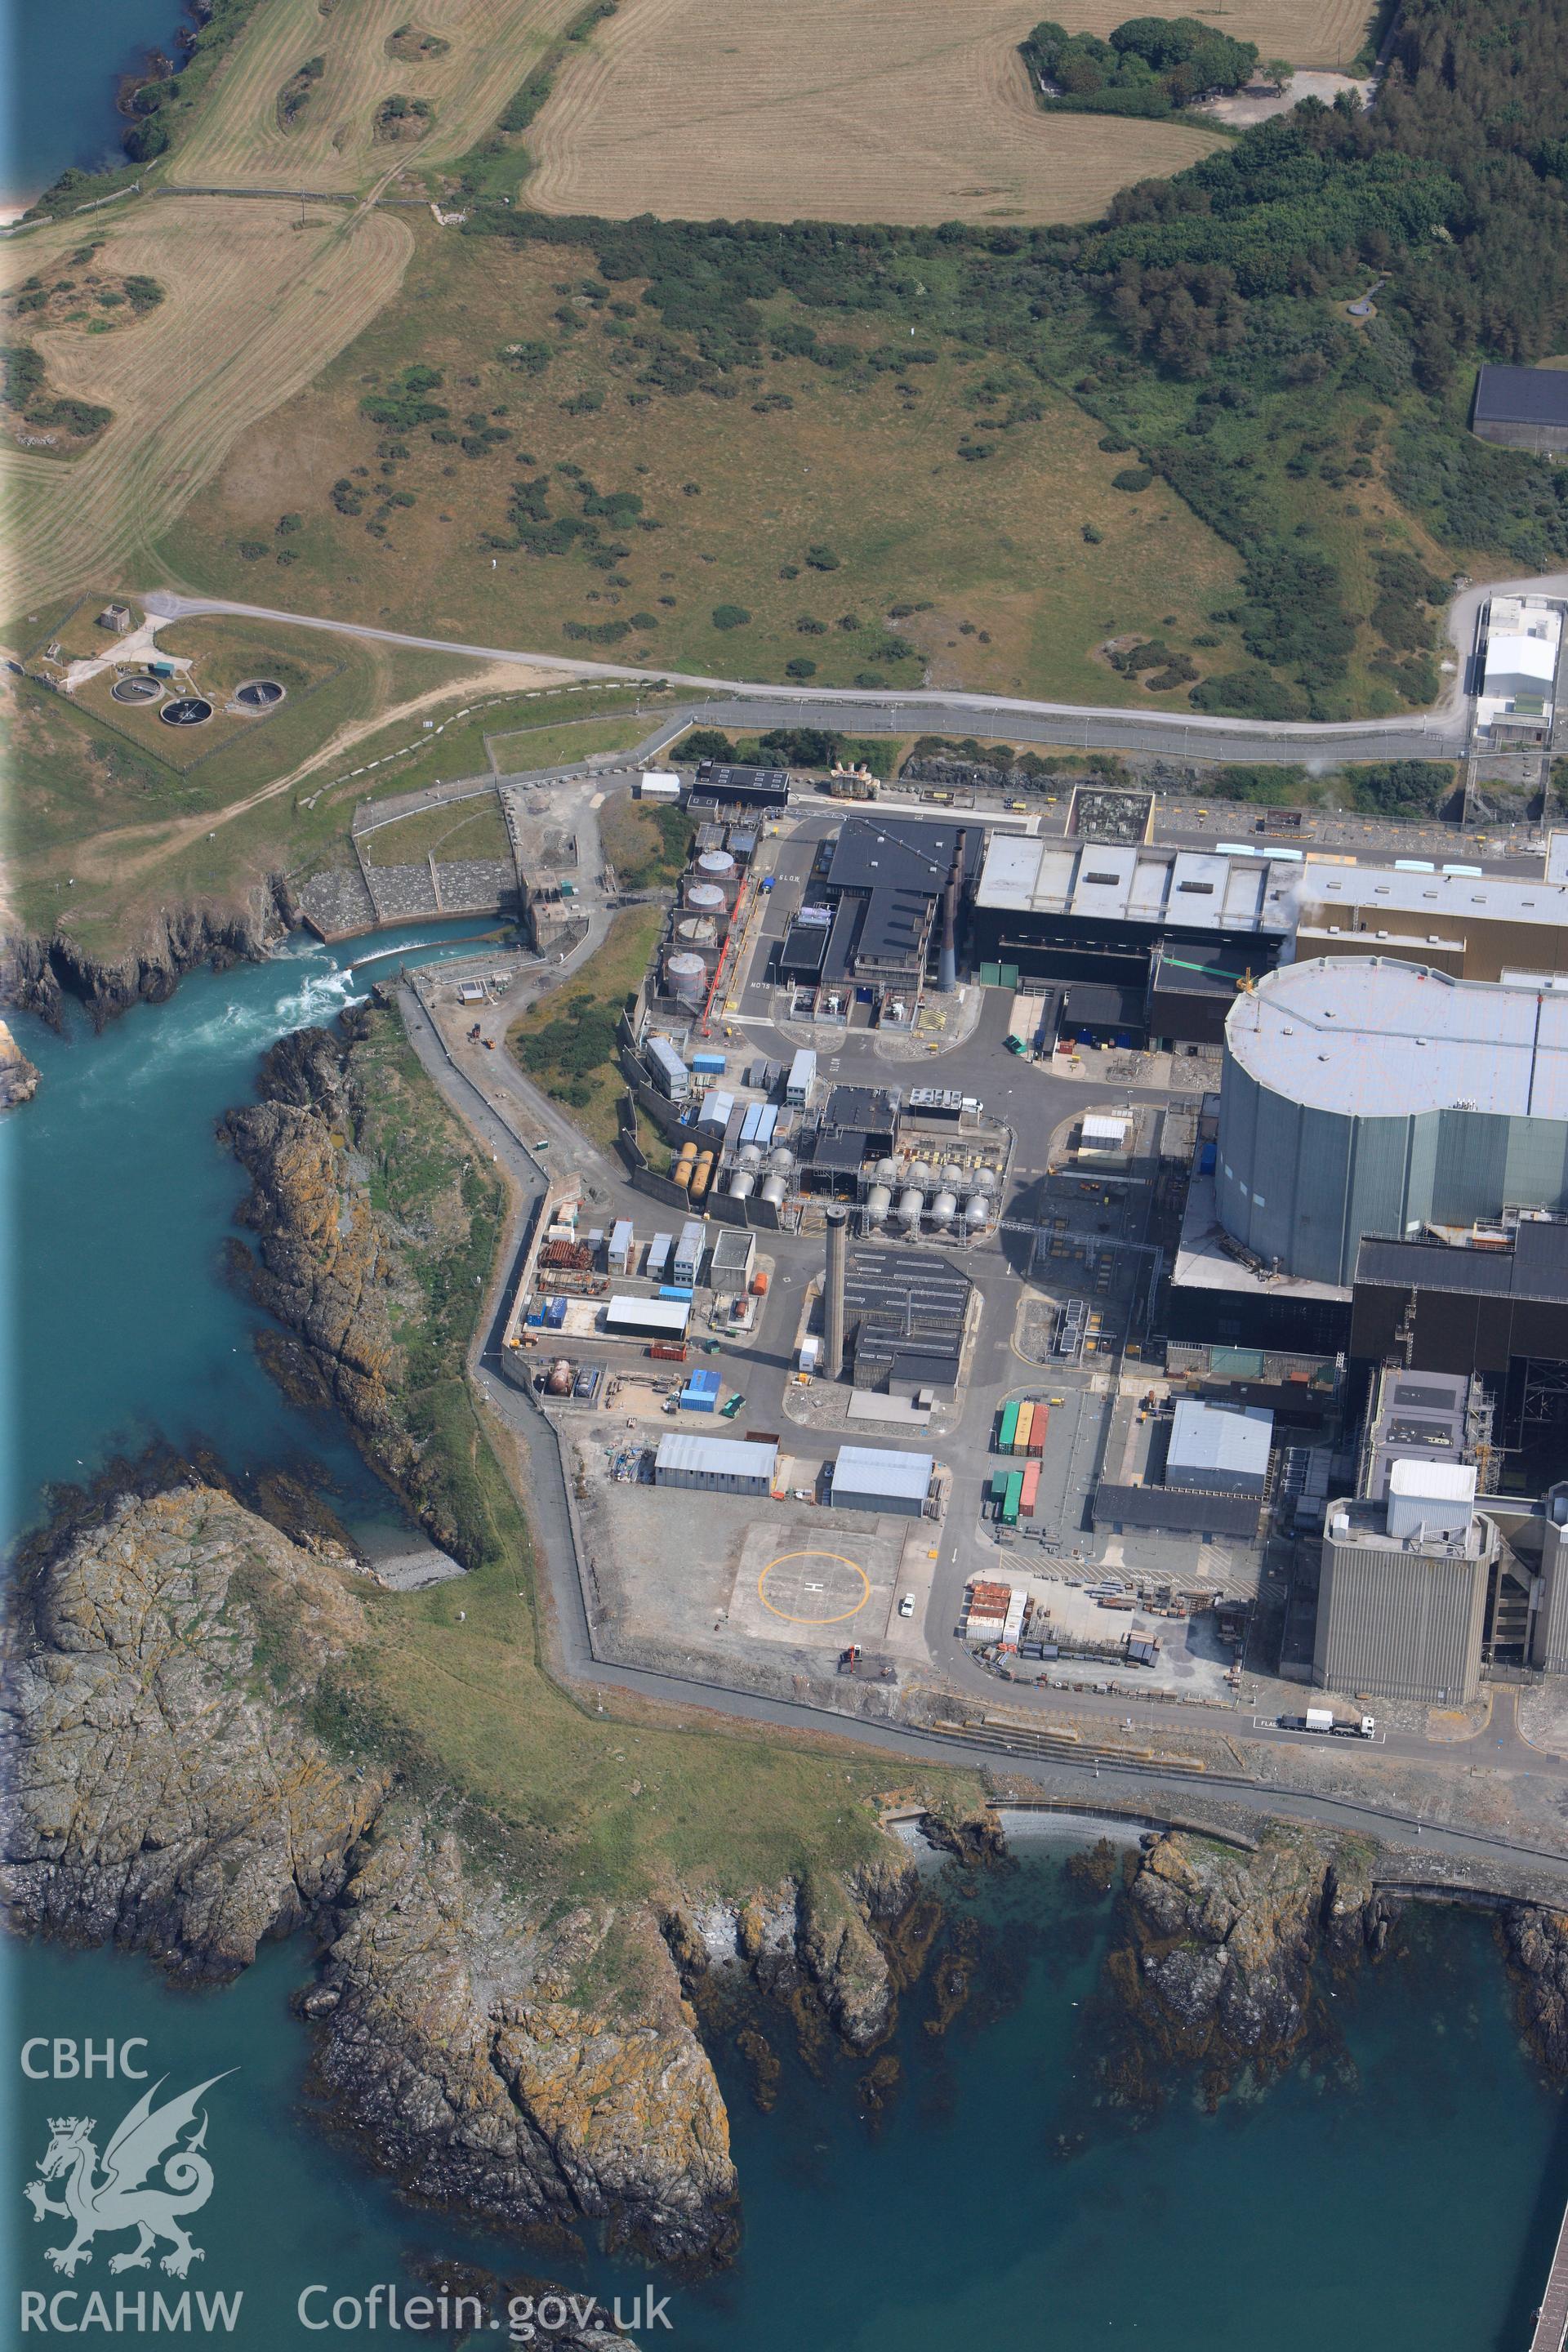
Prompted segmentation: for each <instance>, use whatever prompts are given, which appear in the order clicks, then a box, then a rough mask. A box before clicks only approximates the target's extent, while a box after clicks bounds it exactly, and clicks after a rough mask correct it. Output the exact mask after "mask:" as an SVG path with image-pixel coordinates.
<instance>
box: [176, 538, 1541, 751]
mask: <svg viewBox="0 0 1568 2352" xmlns="http://www.w3.org/2000/svg"><path fill="white" fill-rule="evenodd" d="M1494 589H1497V590H1506V589H1515V590H1522V589H1534V590H1536V591H1538V592H1540V593H1544V594H1548V595H1560V596H1568V572H1552V573H1549V574H1546V575H1545V576H1543V577H1542V578H1541V579H1539V580H1515V581H1499V582H1496V583H1489V584H1481V585H1477V586H1473V587H1469V588H1467V589H1466V590H1465V591H1464V593H1462V594H1461V595H1459V596H1458V597H1456V598H1455V600H1454V603H1453V604H1452V605H1451V606H1450V608H1449V614H1448V634H1449V638H1450V641H1451V643H1452V644H1453V646H1454V647H1455V649H1456V652H1457V655H1458V659H1457V662H1456V666H1455V670H1454V674H1453V677H1452V679H1451V682H1450V684H1449V687H1448V689H1447V696H1446V698H1445V699H1444V701H1443V702H1442V703H1440V704H1439V705H1438V706H1437V708H1436V709H1434V710H1431V711H1428V712H1426V713H1425V714H1420V713H1418V714H1415V716H1407V717H1403V718H1395V719H1358V720H1355V721H1352V722H1351V723H1349V724H1346V725H1333V726H1329V725H1312V724H1297V725H1286V724H1283V723H1265V722H1262V721H1258V720H1255V719H1213V718H1207V717H1205V716H1202V715H1200V714H1199V713H1198V712H1195V711H1192V710H1186V711H1175V710H1173V711H1169V712H1166V711H1150V710H1121V709H1115V708H1114V707H1102V706H1099V705H1094V704H1083V703H1072V702H1040V701H1033V700H1030V699H1028V698H1011V697H1007V696H1003V695H984V694H960V693H953V692H947V691H943V690H940V689H937V688H922V689H921V690H920V691H917V692H912V693H893V692H892V691H890V690H889V692H888V693H887V694H881V695H879V694H866V693H861V692H859V691H858V690H855V689H852V688H836V687H822V688H816V690H814V691H812V692H810V693H799V694H791V693H786V692H784V691H783V690H781V688H778V687H777V686H774V685H769V684H767V683H765V682H762V683H759V682H757V681H755V680H749V679H745V678H732V677H697V676H692V675H689V674H688V673H685V672H682V671H679V670H643V669H632V668H629V667H624V666H620V665H617V664H616V663H614V662H584V661H574V660H569V659H567V658H565V657H563V656H562V655H560V654H557V653H538V652H526V651H519V650H517V649H515V648H512V647H508V646H481V645H468V644H462V643H458V642H455V641H453V640H452V639H450V638H447V637H421V636H413V635H407V634H405V632H403V631H401V630H397V629H379V628H372V627H369V626H366V625H363V624H361V623H360V622H357V621H337V620H329V619H325V618H323V617H321V615H320V614H306V613H288V612H284V611H282V610H280V609H279V607H278V606H276V605H268V604H236V603H233V602H231V601H230V600H228V599H227V598H225V597H221V596H182V595H179V594H176V593H174V591H173V590H169V589H154V590H153V591H151V592H150V593H146V594H144V595H143V596H142V599H141V601H142V604H144V605H145V606H146V608H147V610H148V612H149V613H152V614H155V615H156V616H157V617H158V618H159V619H161V620H167V621H173V620H180V619H184V618H186V617H189V616H192V615H195V614H202V613H222V614H234V615H237V616H238V617H240V618H243V619H247V620H253V621H275V622H282V623H284V624H286V625H289V626H292V627H295V628H301V629H323V630H326V631H328V632H330V633H331V634H332V635H339V636H353V637H365V638H369V639H371V640H373V641H374V643H376V644H378V645H389V646H409V647H411V648H415V649H417V650H419V651H422V652H436V653H447V654H459V655H468V656H471V657H472V658H474V659H475V660H479V661H491V662H512V663H515V664H516V665H517V666H518V667H520V668H534V669H549V670H553V671H556V672H561V671H564V672H566V673H568V674H569V675H570V676H572V677H586V678H606V679H619V680H631V681H637V680H651V679H653V678H656V677H661V678H664V679H665V680H667V681H668V684H670V685H672V686H680V687H690V688H697V689H699V690H700V691H701V692H703V693H705V694H714V695H733V696H744V697H745V698H746V706H745V710H744V713H743V723H744V724H745V725H747V726H748V727H764V728H765V727H773V726H802V725H805V726H824V727H837V728H842V729H846V730H850V731H854V730H867V731H870V730H878V731H880V732H883V733H894V734H899V733H908V732H909V731H910V730H911V729H914V728H917V727H918V728H919V729H920V730H921V731H924V732H939V733H940V732H943V731H947V732H952V733H956V734H960V735H994V736H997V737H1003V738H1005V739H1007V740H1010V741H1014V742H1034V743H1056V744H1062V743H1066V744H1070V745H1071V746H1074V747H1076V746H1078V745H1079V743H1080V742H1081V744H1082V747H1083V748H1084V749H1085V750H1086V751H1165V752H1169V753H1170V754H1171V756H1172V757H1173V758H1181V757H1194V758H1204V759H1209V760H1240V761H1251V760H1259V761H1277V760H1313V759H1316V760H1322V759H1325V758H1326V759H1329V760H1333V761H1341V760H1389V759H1433V760H1453V759H1458V758H1459V757H1460V756H1461V755H1462V754H1463V752H1464V751H1465V749H1466V746H1467V741H1468V724H1469V713H1468V699H1467V696H1466V687H1467V685H1468V667H1469V661H1470V656H1471V653H1472V650H1473V647H1474V644H1475V635H1476V628H1477V625H1478V622H1479V614H1480V609H1481V605H1482V604H1483V602H1484V601H1485V599H1486V598H1487V597H1488V596H1489V595H1490V594H1491V593H1493V592H1494ZM714 717H715V719H719V718H720V714H718V713H715V714H714ZM731 723H742V722H741V720H740V719H732V721H731Z"/></svg>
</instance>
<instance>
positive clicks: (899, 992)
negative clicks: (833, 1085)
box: [823, 816, 984, 1023]
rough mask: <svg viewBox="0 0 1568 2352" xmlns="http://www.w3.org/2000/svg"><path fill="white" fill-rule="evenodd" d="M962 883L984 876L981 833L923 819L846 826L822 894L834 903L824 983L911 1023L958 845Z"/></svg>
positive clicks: (863, 819) (861, 820)
mask: <svg viewBox="0 0 1568 2352" xmlns="http://www.w3.org/2000/svg"><path fill="white" fill-rule="evenodd" d="M961 838H962V839H963V878H964V883H965V885H966V887H968V886H972V885H973V881H974V878H975V877H976V876H977V875H978V873H979V870H980V861H981V855H982V851H983V847H984V832H983V830H982V828H981V827H980V826H979V825H972V826H970V827H969V828H968V830H967V831H964V830H963V828H961V827H960V826H958V825H955V824H928V823H926V822H924V821H923V820H921V819H920V818H918V817H917V818H909V817H897V818H894V817H873V816H854V817H849V818H847V819H846V821H845V823H844V824H843V826H842V827H841V829H840V831H839V835H838V838H837V841H836V842H835V843H834V844H833V846H832V849H831V851H830V853H829V856H828V859H827V867H826V874H825V876H824V877H823V889H824V892H825V894H826V897H827V898H829V899H830V900H831V901H833V902H834V905H835V915H834V923H833V931H832V936H831V939H830V940H829V945H828V950H827V959H826V967H827V968H826V973H825V977H826V980H827V981H828V982H835V981H841V982H846V983H847V984H850V985H852V986H853V987H854V988H855V989H856V990H857V991H858V992H861V993H863V994H865V995H867V996H868V997H869V999H870V1001H871V1002H872V1003H875V1004H876V1005H877V1006H878V1007H879V1013H880V1016H881V1018H882V1019H884V1020H889V1019H891V1020H897V1021H900V1022H902V1023H912V1022H913V1020H914V1017H915V1014H916V1013H917V1011H918V1010H919V1007H920V1002H921V992H922V991H923V989H924V985H925V978H926V972H927V970H928V967H929V966H930V964H931V961H933V959H934V955H935V951H936V947H937V945H938V943H939V940H940V932H941V919H942V918H941V908H942V889H943V887H944V885H945V883H946V881H947V877H948V875H949V874H950V872H951V871H952V862H953V856H954V853H955V851H956V849H957V846H958V843H959V841H960V839H961Z"/></svg>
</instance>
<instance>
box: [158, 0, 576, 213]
mask: <svg viewBox="0 0 1568 2352" xmlns="http://www.w3.org/2000/svg"><path fill="white" fill-rule="evenodd" d="M573 5H574V0H423V5H421V6H420V7H419V9H418V11H417V19H416V21H417V25H418V28H419V30H420V31H421V32H425V33H429V34H433V35H435V36H436V37H437V40H439V41H442V42H445V43H446V44H447V47H445V49H444V50H443V51H442V52H441V53H440V54H439V55H436V56H430V57H426V58H421V59H419V60H418V61H413V60H411V59H410V58H408V57H406V56H401V57H400V56H398V55H396V54H395V53H394V52H393V51H392V50H391V49H390V48H389V46H388V45H389V43H390V42H391V40H392V37H393V35H394V34H395V33H396V32H397V31H398V30H399V29H400V28H401V27H403V26H405V25H407V24H409V23H410V21H411V17H412V14H413V12H412V10H411V5H410V0H353V6H352V7H334V8H333V9H332V10H331V14H330V15H329V14H326V13H324V12H323V11H322V9H321V7H320V5H318V0H268V5H267V6H266V7H265V8H258V9H257V10H256V11H255V13H254V15H253V16H252V18H251V21H250V23H249V25H248V26H247V28H246V30H245V32H244V33H243V34H242V35H241V37H240V38H239V40H238V41H237V43H236V45H235V49H234V53H233V55H232V56H231V57H230V58H228V59H227V61H226V64H225V66H224V68H223V71H222V73H221V75H220V77H219V78H218V79H217V82H216V86H215V89H214V90H213V94H212V98H211V100H210V103H209V104H208V105H207V107H206V108H205V110H204V112H203V115H202V117H201V120H200V121H199V122H198V123H197V124H196V125H195V128H194V129H193V131H192V132H191V135H190V136H189V137H188V138H187V139H186V140H185V141H184V142H183V144H182V145H181V147H180V150H179V154H178V158H177V161H176V163H175V167H174V172H173V173H172V174H171V177H172V178H173V180H174V182H175V183H176V184H181V185H184V186H185V187H210V186H217V187H264V188H289V187H294V188H297V187H307V188H311V189H317V190H321V191H323V192H326V191H336V192H341V193H344V194H347V193H350V192H352V191H353V190H356V189H360V188H363V187H366V186H368V185H369V184H371V183H372V182H373V181H374V180H376V179H379V178H382V177H384V175H385V174H386V173H388V172H389V171H390V170H395V169H397V168H400V167H402V166H405V165H408V166H414V165H417V166H419V167H420V168H421V169H423V168H424V167H425V166H426V165H427V164H429V163H438V162H443V161H447V160H449V159H450V158H451V157H453V156H455V155H460V154H462V153H463V152H465V151H466V150H467V149H468V148H469V147H471V146H472V145H473V143H474V142H475V141H476V140H477V139H479V138H480V137H482V135H483V134H484V132H485V131H487V130H488V129H489V126H490V124H491V123H492V122H493V121H495V119H496V117H497V115H498V114H500V111H501V110H502V108H503V107H504V106H505V105H506V102H507V100H509V99H510V96H511V94H512V92H513V91H514V90H515V89H517V87H518V85H519V84H520V82H521V81H522V80H523V79H524V78H525V76H526V75H527V73H528V72H529V69H530V68H531V67H532V66H533V65H534V64H536V63H537V62H538V60H539V58H541V57H542V54H543V52H544V50H545V48H546V47H547V45H548V43H549V41H550V38H551V37H552V35H554V34H555V33H557V32H558V31H559V30H560V28H561V26H562V25H563V23H565V22H566V21H567V19H568V18H569V16H571V13H572V9H573ZM314 58H321V61H322V70H321V74H320V76H319V77H318V78H317V79H314V80H312V81H311V82H310V85H309V88H308V89H306V91H305V92H304V94H303V98H302V102H301V103H300V105H299V107H298V109H297V110H296V111H295V112H294V113H293V115H292V118H291V120H290V121H289V122H288V124H287V127H285V121H284V119H283V115H282V113H281V112H280V110H279V98H280V96H281V93H282V91H283V89H284V88H285V86H286V85H287V84H288V83H289V82H290V80H291V79H292V78H293V77H294V76H295V75H296V74H298V72H299V70H300V67H301V66H303V65H305V64H306V63H307V62H308V61H310V60H312V59H314ZM392 97H403V98H409V99H422V100H426V102H427V103H428V104H429V105H430V106H431V107H432V108H433V110H434V115H433V120H432V121H431V125H430V128H429V130H428V131H426V135H425V136H424V137H423V138H422V139H420V140H419V141H418V142H410V143H408V144H407V145H395V144H394V145H388V144H387V143H386V142H384V141H378V140H377V138H376V136H375V118H376V114H377V111H378V110H379V108H380V107H381V105H382V102H383V101H384V100H386V99H388V98H392Z"/></svg>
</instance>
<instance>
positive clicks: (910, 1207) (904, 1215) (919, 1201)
mask: <svg viewBox="0 0 1568 2352" xmlns="http://www.w3.org/2000/svg"><path fill="white" fill-rule="evenodd" d="M924 1206H925V1194H924V1193H923V1192H921V1189H920V1187H919V1185H918V1184H910V1185H909V1186H907V1187H906V1189H905V1190H904V1191H903V1192H900V1194H899V1223H900V1225H918V1224H919V1223H920V1221H921V1210H922V1209H923V1208H924Z"/></svg>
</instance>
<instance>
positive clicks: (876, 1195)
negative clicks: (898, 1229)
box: [866, 1184, 893, 1225]
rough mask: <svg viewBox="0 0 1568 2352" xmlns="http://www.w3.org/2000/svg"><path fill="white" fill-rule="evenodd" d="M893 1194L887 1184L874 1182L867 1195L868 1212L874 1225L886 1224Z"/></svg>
mask: <svg viewBox="0 0 1568 2352" xmlns="http://www.w3.org/2000/svg"><path fill="white" fill-rule="evenodd" d="M892 1205H893V1195H892V1193H891V1192H890V1191H889V1188H888V1186H887V1185H886V1184H873V1185H872V1187H871V1189H870V1191H869V1192H868V1193H867V1195H866V1214H867V1216H868V1218H869V1220H870V1222H871V1223H872V1224H874V1225H885V1224H886V1223H887V1222H888V1212H889V1209H890V1208H891V1207H892Z"/></svg>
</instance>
